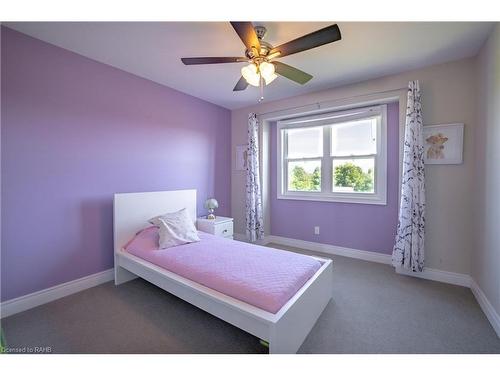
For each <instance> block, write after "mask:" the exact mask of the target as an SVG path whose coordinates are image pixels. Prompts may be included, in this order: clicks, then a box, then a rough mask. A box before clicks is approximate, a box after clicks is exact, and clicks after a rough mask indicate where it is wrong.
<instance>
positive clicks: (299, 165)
mask: <svg viewBox="0 0 500 375" xmlns="http://www.w3.org/2000/svg"><path fill="white" fill-rule="evenodd" d="M288 191H321V161H320V160H307V161H289V162H288Z"/></svg>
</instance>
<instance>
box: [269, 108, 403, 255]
mask: <svg viewBox="0 0 500 375" xmlns="http://www.w3.org/2000/svg"><path fill="white" fill-rule="evenodd" d="M387 135H388V139H387V142H388V143H387V161H388V165H387V205H386V206H380V205H368V204H353V203H335V202H312V201H298V200H284V199H276V175H277V173H276V168H277V165H276V161H277V159H276V127H275V126H273V127H272V131H271V145H272V147H271V176H272V177H273V178H271V234H273V235H275V236H283V237H289V238H295V239H299V240H305V241H312V242H320V243H325V244H330V245H336V246H342V247H349V248H352V249H358V250H367V251H375V252H381V253H386V254H390V253H391V251H392V246H393V243H394V235H395V234H396V226H397V216H398V210H397V207H398V202H397V200H398V173H399V166H398V159H399V146H398V145H399V142H398V137H399V105H398V103H391V104H389V105H388V107H387ZM314 226H319V227H320V234H319V235H315V234H314Z"/></svg>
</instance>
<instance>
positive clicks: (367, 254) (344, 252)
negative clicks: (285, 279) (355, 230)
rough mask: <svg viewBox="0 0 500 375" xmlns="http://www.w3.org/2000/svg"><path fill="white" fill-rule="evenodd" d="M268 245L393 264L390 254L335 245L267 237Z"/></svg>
mask: <svg viewBox="0 0 500 375" xmlns="http://www.w3.org/2000/svg"><path fill="white" fill-rule="evenodd" d="M265 240H266V244H267V243H275V244H278V245H285V246H291V247H298V248H299V249H305V250H311V251H317V252H320V253H326V254H331V255H341V256H344V257H349V258H356V259H361V260H367V261H369V262H376V263H383V264H391V256H390V255H388V254H381V253H375V252H373V251H365V250H356V249H350V248H348V247H341V246H335V245H328V244H324V243H319V242H311V241H304V240H296V239H294V238H287V237H281V236H266V238H265Z"/></svg>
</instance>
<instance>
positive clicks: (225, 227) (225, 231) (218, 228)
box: [214, 221, 233, 237]
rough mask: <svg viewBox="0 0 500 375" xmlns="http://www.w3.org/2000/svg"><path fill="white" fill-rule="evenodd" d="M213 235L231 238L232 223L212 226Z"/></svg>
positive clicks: (227, 222)
mask: <svg viewBox="0 0 500 375" xmlns="http://www.w3.org/2000/svg"><path fill="white" fill-rule="evenodd" d="M214 234H215V235H216V236H222V237H231V236H232V235H233V222H232V221H226V222H224V223H220V224H217V225H214Z"/></svg>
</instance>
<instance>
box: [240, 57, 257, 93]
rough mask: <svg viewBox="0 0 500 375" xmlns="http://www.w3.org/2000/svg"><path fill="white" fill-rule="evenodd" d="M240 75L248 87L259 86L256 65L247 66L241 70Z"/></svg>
mask: <svg viewBox="0 0 500 375" xmlns="http://www.w3.org/2000/svg"><path fill="white" fill-rule="evenodd" d="M241 75H242V76H243V77H244V78H245V79H246V81H247V82H248V84H249V85H252V86H256V87H258V86H260V74H259V72H258V69H257V65H255V64H253V63H252V64H249V65H246V66H244V67H243V68H241Z"/></svg>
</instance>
